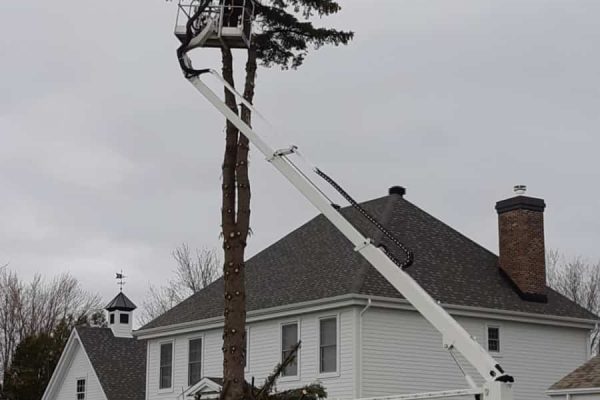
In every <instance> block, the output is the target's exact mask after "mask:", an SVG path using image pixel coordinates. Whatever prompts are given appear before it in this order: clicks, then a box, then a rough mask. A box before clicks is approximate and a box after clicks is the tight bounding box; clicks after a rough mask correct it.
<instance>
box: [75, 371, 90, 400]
mask: <svg viewBox="0 0 600 400" xmlns="http://www.w3.org/2000/svg"><path fill="white" fill-rule="evenodd" d="M79 381H83V400H85V399H87V388H88V381H87V376H78V377H75V399H76V400H79V398H78V397H79V396H77V395H78V394H80V393H82V392H80V391H78V388H77V383H78V382H79Z"/></svg>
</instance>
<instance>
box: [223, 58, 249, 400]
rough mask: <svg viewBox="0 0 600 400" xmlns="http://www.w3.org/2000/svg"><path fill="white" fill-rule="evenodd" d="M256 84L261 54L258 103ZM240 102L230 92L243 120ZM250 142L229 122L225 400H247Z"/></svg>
mask: <svg viewBox="0 0 600 400" xmlns="http://www.w3.org/2000/svg"><path fill="white" fill-rule="evenodd" d="M221 55H222V63H223V77H224V78H225V80H227V82H228V83H229V84H230V85H232V86H234V81H233V56H232V53H231V50H229V49H222V50H221ZM255 78H256V51H255V50H254V49H249V50H248V59H247V62H246V79H245V85H244V97H245V98H246V100H248V101H249V102H252V100H253V97H254V82H255ZM235 100H236V99H235V97H234V96H233V95H232V94H231V93H229V92H228V91H227V90H226V89H225V102H226V104H227V106H228V107H229V108H231V110H233V111H234V112H235V113H236V114H239V113H240V111H239V110H238V107H237V104H236V101H235ZM241 108H242V109H241V118H242V120H243V121H244V122H246V123H247V124H249V125H250V123H251V112H250V110H249V109H248V108H246V107H244V106H242V107H241ZM248 151H249V143H248V139H247V138H246V137H245V136H244V135H242V134H241V133H240V132H238V130H237V129H236V127H235V126H234V125H233V124H232V123H230V122H229V121H227V127H226V133H225V155H224V157H223V169H222V171H223V186H222V196H223V197H222V209H221V224H222V225H221V226H222V233H223V250H224V266H223V280H224V296H225V298H224V310H223V315H224V317H225V324H224V327H223V380H224V381H223V393H222V398H223V400H240V399H242V398H243V397H244V388H245V381H244V367H245V365H246V331H245V323H246V288H245V280H244V252H245V248H246V240H247V238H248V232H249V229H250V181H249V179H248Z"/></svg>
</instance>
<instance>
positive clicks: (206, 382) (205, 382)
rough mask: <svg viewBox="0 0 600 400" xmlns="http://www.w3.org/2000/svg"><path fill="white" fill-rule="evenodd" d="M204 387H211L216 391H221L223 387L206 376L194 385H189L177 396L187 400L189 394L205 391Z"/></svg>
mask: <svg viewBox="0 0 600 400" xmlns="http://www.w3.org/2000/svg"><path fill="white" fill-rule="evenodd" d="M204 389H210V390H211V391H214V392H220V391H221V389H222V388H221V385H219V384H217V383H216V382H213V381H212V380H211V379H209V378H206V377H204V378H202V379H200V380H199V381H198V382H196V383H195V384H194V385H192V386H190V387H188V388H187V389H185V390H184V391H183V392H181V393H180V394H179V395H178V396H177V399H184V400H186V399H188V398H189V395H193V394H196V393H197V392H198V391H203V390H204ZM203 398H204V397H203Z"/></svg>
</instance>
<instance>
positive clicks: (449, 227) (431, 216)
mask: <svg viewBox="0 0 600 400" xmlns="http://www.w3.org/2000/svg"><path fill="white" fill-rule="evenodd" d="M402 200H404V201H405V202H406V203H408V204H410V205H411V206H413V207H415V208H416V209H418V210H419V211H421V212H422V213H423V214H425V215H427V216H428V217H429V218H432V219H434V220H436V221H437V222H439V223H440V224H442V225H444V226H445V227H446V228H448V229H450V230H451V231H452V232H455V233H457V234H458V236H460V237H461V238H463V239H466V240H467V241H468V242H471V243H472V244H474V245H476V246H477V247H479V248H480V249H482V250H484V251H485V252H487V253H489V254H490V255H492V256H494V257H496V258H497V257H498V255H497V254H495V253H494V252H493V251H491V250H490V249H488V248H486V247H484V246H483V245H481V244H480V243H477V242H476V241H475V240H473V239H471V238H470V237H468V236H467V235H465V234H464V233H462V232H461V231H459V230H458V229H456V228H454V227H452V226H450V225H449V224H447V223H445V222H444V221H442V220H441V219H439V218H437V217H436V216H434V215H433V214H430V213H429V212H427V211H425V210H424V209H422V208H421V207H419V206H417V205H416V204H414V203H412V202H410V201H408V200H406V199H405V198H402Z"/></svg>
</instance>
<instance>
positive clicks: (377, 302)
mask: <svg viewBox="0 0 600 400" xmlns="http://www.w3.org/2000/svg"><path fill="white" fill-rule="evenodd" d="M369 302H371V305H370V306H369V307H380V308H390V309H399V310H408V311H415V312H416V310H415V308H414V307H413V306H412V305H411V304H410V303H409V302H408V301H407V300H405V299H400V298H390V297H383V296H368V295H361V294H345V295H341V296H335V297H328V298H325V299H317V300H310V301H305V302H300V303H293V304H286V305H283V306H277V307H270V308H264V309H260V310H252V311H249V312H248V313H247V322H248V323H251V322H257V321H264V320H269V319H275V318H280V317H283V316H289V315H298V314H305V313H310V312H315V311H323V310H330V309H333V308H340V307H348V306H363V305H368V304H369ZM440 305H441V306H442V307H443V308H444V309H446V310H447V311H448V312H449V313H450V314H451V315H453V316H455V315H460V316H466V317H474V318H487V319H490V318H491V319H499V320H509V321H516V322H525V323H535V324H542V325H553V326H568V327H575V328H581V329H589V330H591V329H593V328H594V326H595V324H597V323H598V320H593V319H584V318H573V317H561V316H556V315H545V314H535V313H528V312H521V311H510V310H499V309H493V308H484V307H471V306H461V305H455V304H446V303H441V304H440ZM222 327H223V317H222V316H219V317H212V318H206V319H202V320H196V321H188V322H183V323H179V324H173V325H166V326H159V327H155V328H147V329H139V330H137V331H134V332H132V334H133V336H134V337H136V338H137V339H150V338H154V337H161V336H168V335H172V334H174V333H177V334H179V333H186V332H195V331H198V330H207V329H215V328H222Z"/></svg>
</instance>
